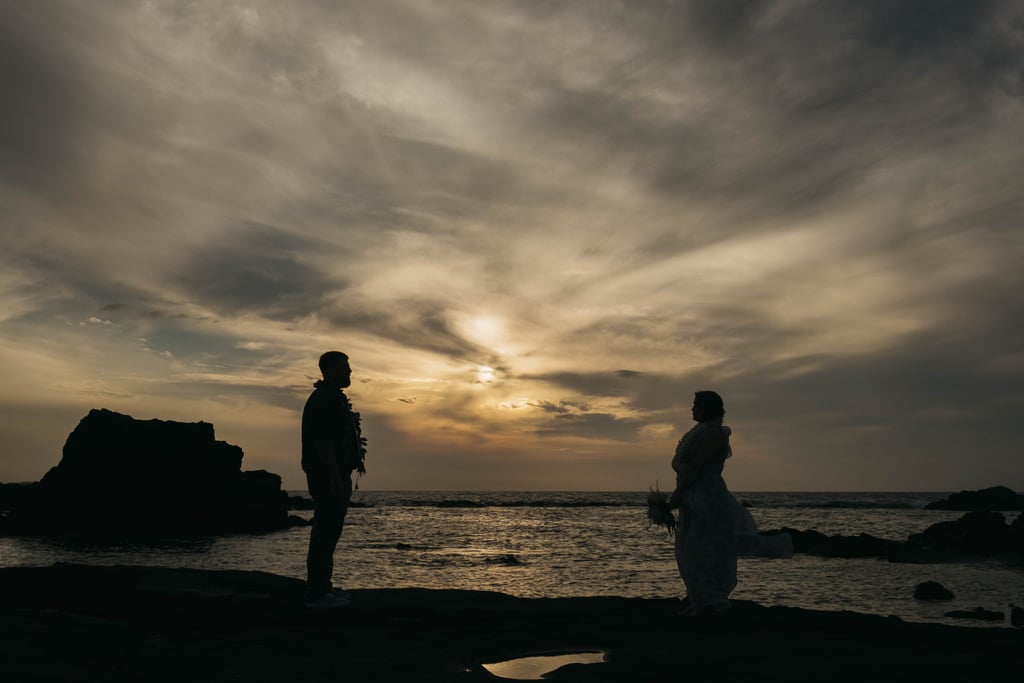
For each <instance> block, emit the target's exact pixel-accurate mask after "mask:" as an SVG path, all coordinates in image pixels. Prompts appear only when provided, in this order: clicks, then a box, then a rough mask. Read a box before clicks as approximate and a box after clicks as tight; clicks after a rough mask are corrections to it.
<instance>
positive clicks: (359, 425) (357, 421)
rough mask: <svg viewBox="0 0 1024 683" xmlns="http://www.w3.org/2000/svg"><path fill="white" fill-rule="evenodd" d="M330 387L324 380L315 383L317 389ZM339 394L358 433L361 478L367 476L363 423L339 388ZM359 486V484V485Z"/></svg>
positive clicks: (357, 468) (358, 469)
mask: <svg viewBox="0 0 1024 683" xmlns="http://www.w3.org/2000/svg"><path fill="white" fill-rule="evenodd" d="M329 386H330V385H329V384H327V383H326V382H324V381H323V380H322V379H318V380H317V381H316V382H314V383H313V387H314V388H315V389H319V388H320V387H329ZM338 394H339V395H340V396H341V400H342V401H343V402H344V403H345V409H346V410H348V414H349V416H350V417H351V418H352V428H353V429H354V430H355V433H356V443H357V444H358V446H359V455H358V457H357V459H356V472H357V473H358V474H359V476H360V477H361V476H363V475H364V474H366V443H367V442H366V437H365V436H363V421H362V418H361V417H360V415H359V413H357V412H356V411H354V410H352V401H351V400H349V397H348V396H347V395H345V392H344V391H342V390H341V388H340V387H339V388H338ZM357 486H358V484H357Z"/></svg>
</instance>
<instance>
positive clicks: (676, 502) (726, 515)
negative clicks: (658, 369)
mask: <svg viewBox="0 0 1024 683" xmlns="http://www.w3.org/2000/svg"><path fill="white" fill-rule="evenodd" d="M692 411H693V419H694V420H696V422H697V424H696V425H695V426H694V427H693V429H691V430H690V431H688V432H686V434H683V438H681V439H680V440H679V444H678V445H677V446H676V453H675V457H673V458H672V469H673V470H675V472H676V490H675V491H674V492H673V493H672V497H671V498H669V505H670V506H671V507H673V508H675V507H678V508H679V520H678V522H677V524H676V563H677V564H678V565H679V573H680V574H681V575H682V577H683V583H685V584H686V593H687V597H688V598H689V606H688V607H686V609H685V610H684V612H683V614H684V615H686V616H701V615H705V614H708V613H711V612H714V611H717V610H721V609H725V608H727V607H728V606H729V594H730V593H732V591H733V589H734V588H735V587H736V557H737V555H740V554H742V555H757V556H764V557H788V556H789V555H792V553H793V544H792V540H791V539H790V538H789V535H788V534H782V535H779V536H774V537H760V536H758V535H757V525H756V524H755V523H754V519H753V518H752V517H751V516H750V513H749V512H747V510H746V508H744V507H743V506H742V505H741V504H740V502H739V501H738V500H736V498H735V496H733V495H732V493H730V492H729V489H728V488H726V485H725V480H724V479H722V469H723V468H724V467H725V460H726V458H728V457H730V456H731V455H732V448H731V447H730V445H729V436H730V434H731V433H732V430H731V429H730V428H729V427H726V426H724V425H723V424H722V418H723V417H724V416H725V405H724V404H723V402H722V397H721V396H719V395H718V394H716V393H715V392H713V391H698V392H697V393H696V394H694V398H693V409H692Z"/></svg>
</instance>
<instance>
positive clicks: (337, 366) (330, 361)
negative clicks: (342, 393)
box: [320, 351, 352, 389]
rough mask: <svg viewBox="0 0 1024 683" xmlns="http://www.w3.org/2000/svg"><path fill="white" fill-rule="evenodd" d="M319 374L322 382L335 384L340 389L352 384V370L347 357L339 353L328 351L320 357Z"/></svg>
mask: <svg viewBox="0 0 1024 683" xmlns="http://www.w3.org/2000/svg"><path fill="white" fill-rule="evenodd" d="M320 374H322V375H323V376H324V381H326V382H330V383H331V384H337V385H338V386H340V387H341V388H342V389H344V388H345V387H347V386H348V385H350V384H351V383H352V368H351V367H349V364H348V356H346V355H345V354H344V353H342V352H341V351H328V352H327V353H325V354H324V355H322V356H320Z"/></svg>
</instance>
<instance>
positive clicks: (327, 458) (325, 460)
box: [316, 441, 345, 496]
mask: <svg viewBox="0 0 1024 683" xmlns="http://www.w3.org/2000/svg"><path fill="white" fill-rule="evenodd" d="M316 455H317V457H318V458H319V459H320V464H321V465H323V467H324V471H325V472H327V481H328V483H329V484H330V486H331V495H334V496H343V495H344V494H345V482H344V481H343V480H342V478H341V472H340V471H339V470H338V461H337V460H336V459H335V458H334V448H333V447H332V445H331V442H330V441H317V442H316Z"/></svg>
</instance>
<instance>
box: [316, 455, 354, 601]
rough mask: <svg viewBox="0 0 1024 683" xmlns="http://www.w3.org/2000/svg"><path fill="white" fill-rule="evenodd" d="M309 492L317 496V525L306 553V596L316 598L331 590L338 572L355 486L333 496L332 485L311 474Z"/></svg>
mask: <svg viewBox="0 0 1024 683" xmlns="http://www.w3.org/2000/svg"><path fill="white" fill-rule="evenodd" d="M307 481H308V482H309V492H310V494H311V495H312V496H313V528H312V530H311V531H310V534H309V552H308V553H307V554H306V599H307V600H310V599H315V598H316V597H318V596H320V595H323V594H324V593H327V592H329V591H330V590H331V576H332V575H333V574H334V550H335V548H337V546H338V539H339V538H340V537H341V531H342V528H344V526H345V515H346V513H347V512H348V499H349V495H350V491H351V488H350V487H348V486H346V490H345V495H343V496H341V497H339V496H335V495H331V492H330V487H329V485H327V484H326V482H322V481H320V480H319V478H318V477H311V476H309V475H307Z"/></svg>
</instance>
